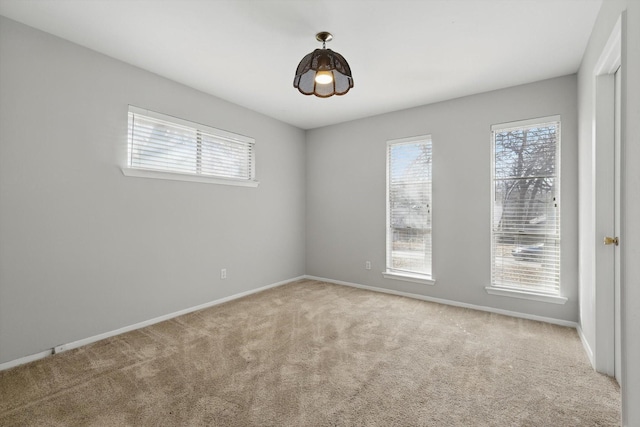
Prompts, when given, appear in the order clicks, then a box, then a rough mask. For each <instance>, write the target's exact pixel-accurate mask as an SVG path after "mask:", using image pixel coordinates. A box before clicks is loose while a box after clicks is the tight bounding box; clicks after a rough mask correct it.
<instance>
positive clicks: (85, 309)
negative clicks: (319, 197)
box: [0, 17, 305, 363]
mask: <svg viewBox="0 0 640 427" xmlns="http://www.w3.org/2000/svg"><path fill="white" fill-rule="evenodd" d="M0 56H1V57H2V61H0V93H1V96H0V363H2V362H6V361H10V360H14V359H17V358H19V357H23V356H27V355H31V354H34V353H37V352H40V351H44V350H46V349H48V348H51V347H53V346H55V345H58V344H63V343H68V342H73V341H75V340H79V339H83V338H87V337H91V336H94V335H97V334H100V333H104V332H108V331H112V330H115V329H118V328H120V327H124V326H128V325H131V324H134V323H137V322H141V321H144V320H148V319H151V318H154V317H157V316H161V315H164V314H167V313H171V312H174V311H177V310H181V309H185V308H188V307H192V306H195V305H199V304H202V303H206V302H209V301H212V300H215V299H219V298H222V297H225V296H229V295H233V294H237V293H240V292H243V291H247V290H251V289H255V288H258V287H261V286H265V285H269V284H272V283H275V282H279V281H282V280H286V279H291V278H294V277H297V276H300V275H303V274H304V272H305V258H304V251H305V196H304V192H305V166H304V162H305V144H304V137H305V135H304V132H303V131H302V130H299V129H297V128H294V127H291V126H289V125H286V124H283V123H281V122H278V121H276V120H273V119H271V118H268V117H265V116H263V115H260V114H258V113H255V112H252V111H249V110H247V109H244V108H241V107H239V106H236V105H234V104H230V103H228V102H225V101H223V100H220V99H218V98H215V97H212V96H209V95H206V94H203V93H201V92H198V91H196V90H193V89H190V88H188V87H185V86H182V85H180V84H177V83H174V82H172V81H169V80H166V79H164V78H161V77H159V76H157V75H154V74H151V73H149V72H146V71H143V70H140V69H138V68H135V67H132V66H130V65H127V64H124V63H122V62H119V61H116V60H114V59H111V58H109V57H106V56H104V55H101V54H98V53H96V52H93V51H90V50H87V49H85V48H82V47H80V46H77V45H74V44H71V43H69V42H66V41H63V40H61V39H59V38H56V37H54V36H51V35H49V34H46V33H43V32H40V31H37V30H34V29H32V28H29V27H26V26H23V25H21V24H18V23H16V22H13V21H10V20H7V19H5V18H2V17H0ZM127 104H132V105H136V106H139V107H143V108H147V109H151V110H155V111H159V112H162V113H165V114H170V115H174V116H177V117H181V118H185V119H188V120H192V121H195V122H200V123H204V124H207V125H210V126H213V127H217V128H220V129H225V130H228V131H231V132H237V133H240V134H244V135H248V136H251V137H253V138H255V139H256V159H257V168H256V175H257V179H258V180H260V182H261V184H260V186H259V187H258V188H244V187H230V186H221V185H212V184H201V183H192V182H175V181H165V180H157V179H144V178H133V177H125V176H123V174H122V172H121V171H120V168H119V167H120V165H122V164H124V162H125V158H126V143H127V141H126V129H127ZM223 267H224V268H227V270H228V278H227V279H226V280H224V281H222V280H220V269H221V268H223Z"/></svg>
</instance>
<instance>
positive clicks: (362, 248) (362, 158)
mask: <svg viewBox="0 0 640 427" xmlns="http://www.w3.org/2000/svg"><path fill="white" fill-rule="evenodd" d="M576 111H577V110H576V76H566V77H561V78H556V79H552V80H547V81H543V82H538V83H532V84H528V85H523V86H517V87H513V88H509V89H504V90H498V91H494V92H488V93H484V94H479V95H474V96H469V97H465V98H460V99H455V100H451V101H446V102H441V103H437V104H432V105H427V106H423V107H418V108H413V109H409V110H404V111H399V112H394V113H389V114H384V115H380V116H376V117H370V118H366V119H362V120H358V121H353V122H348V123H343V124H339V125H335V126H329V127H325V128H319V129H315V130H311V131H308V132H307V274H309V275H313V276H319V277H324V278H329V279H334V280H341V281H347V282H353V283H358V284H363V285H369V286H376V287H380V288H387V289H392V290H398V291H403V292H410V293H415V294H421V295H427V296H431V297H435V298H443V299H448V300H453V301H458V302H463V303H468V304H475V305H480V306H487V307H493V308H498V309H504V310H513V311H518V312H521V313H528V314H532V315H538V316H545V317H551V318H555V319H562V320H568V321H577V320H578V275H577V273H578V245H577V232H578V227H577V217H578V211H577V209H578V206H577V205H578V182H577V178H578V165H577V112H576ZM554 114H560V115H561V116H562V153H561V155H562V165H561V167H562V188H561V192H562V219H561V220H562V242H563V246H562V273H561V274H562V276H561V280H562V294H563V295H564V296H566V297H568V298H569V301H568V302H567V303H566V305H557V304H551V303H544V302H535V301H529V300H522V299H515V298H509V297H502V296H494V295H488V294H487V293H486V291H485V289H484V287H485V286H488V285H489V284H490V276H491V271H490V265H491V258H490V203H491V200H490V199H491V177H490V170H491V169H490V168H491V154H490V150H491V143H490V126H491V125H492V124H495V123H503V122H509V121H515V120H521V119H529V118H535V117H541V116H550V115H554ZM421 134H431V135H432V137H433V206H434V207H433V228H434V231H433V248H434V255H433V273H434V277H435V279H436V281H437V283H436V285H435V286H429V285H421V284H414V283H408V282H401V281H396V280H391V279H385V278H383V277H382V275H381V272H382V271H383V270H384V268H385V209H386V205H385V155H386V141H387V140H389V139H394V138H402V137H409V136H414V135H421ZM367 260H370V261H371V262H372V269H371V270H365V268H364V266H365V261H367Z"/></svg>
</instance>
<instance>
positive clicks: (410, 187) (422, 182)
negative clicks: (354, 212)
mask: <svg viewBox="0 0 640 427" xmlns="http://www.w3.org/2000/svg"><path fill="white" fill-rule="evenodd" d="M431 163H432V162H431V136H419V137H412V138H405V139H400V140H393V141H389V142H388V143H387V272H388V273H396V274H401V275H402V274H409V275H422V276H427V277H430V276H431V274H432V269H431V211H432V202H431Z"/></svg>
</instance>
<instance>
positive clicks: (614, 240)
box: [604, 237, 619, 246]
mask: <svg viewBox="0 0 640 427" xmlns="http://www.w3.org/2000/svg"><path fill="white" fill-rule="evenodd" d="M604 244H605V245H616V246H618V245H619V242H618V238H617V237H605V238H604Z"/></svg>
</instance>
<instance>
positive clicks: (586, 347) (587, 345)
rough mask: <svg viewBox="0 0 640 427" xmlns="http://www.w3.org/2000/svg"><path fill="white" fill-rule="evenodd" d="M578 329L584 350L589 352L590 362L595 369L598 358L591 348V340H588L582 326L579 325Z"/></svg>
mask: <svg viewBox="0 0 640 427" xmlns="http://www.w3.org/2000/svg"><path fill="white" fill-rule="evenodd" d="M576 329H577V330H578V336H579V337H580V341H582V346H583V347H584V351H585V352H586V353H587V357H588V358H589V362H590V363H591V366H592V367H593V369H596V359H595V358H594V356H593V350H591V346H590V345H589V341H587V338H586V337H585V336H584V332H582V326H580V325H578V326H577V327H576Z"/></svg>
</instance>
